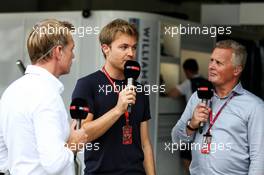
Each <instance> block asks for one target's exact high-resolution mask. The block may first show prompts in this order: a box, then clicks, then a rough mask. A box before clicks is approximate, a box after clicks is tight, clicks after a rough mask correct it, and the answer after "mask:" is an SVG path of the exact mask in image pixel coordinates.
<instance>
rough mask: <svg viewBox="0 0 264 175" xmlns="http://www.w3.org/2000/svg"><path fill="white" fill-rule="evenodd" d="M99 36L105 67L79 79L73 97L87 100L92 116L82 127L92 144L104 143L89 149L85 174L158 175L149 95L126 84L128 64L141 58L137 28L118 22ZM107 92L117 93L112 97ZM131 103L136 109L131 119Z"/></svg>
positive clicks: (113, 22) (89, 115)
mask: <svg viewBox="0 0 264 175" xmlns="http://www.w3.org/2000/svg"><path fill="white" fill-rule="evenodd" d="M99 38H100V43H101V49H102V52H103V55H104V57H105V64H104V66H103V68H102V70H98V71H96V72H95V73H92V74H90V75H88V76H86V77H83V78H81V79H79V80H78V82H77V84H76V86H75V89H74V92H73V95H72V98H73V99H74V98H85V99H86V100H87V102H88V105H89V108H90V112H89V114H88V116H87V118H86V119H85V121H84V122H83V125H82V126H83V128H84V129H85V130H86V133H87V134H88V140H89V141H90V142H91V143H92V144H93V145H94V144H98V145H99V150H93V149H92V150H88V149H86V150H85V160H84V161H85V165H86V168H85V175H96V174H98V175H99V174H107V175H117V174H119V175H144V174H147V175H154V174H155V167H154V159H153V152H152V146H151V143H150V139H149V134H148V120H149V119H150V109H149V99H148V96H146V95H145V93H144V92H137V93H136V92H135V91H134V90H133V89H130V88H128V89H127V88H124V89H123V88H122V87H124V85H125V84H126V81H125V76H124V65H125V63H126V61H127V60H134V59H135V55H136V46H137V41H138V33H137V30H136V28H135V26H134V25H132V24H130V23H128V22H127V21H124V20H121V19H116V20H114V21H112V22H110V23H109V24H107V25H106V26H105V27H104V28H103V29H102V30H101V32H100V36H99ZM136 84H139V83H136ZM100 87H105V88H103V90H100V89H101V88H100ZM106 88H107V89H112V90H111V92H108V93H106ZM122 89H123V90H122ZM128 104H134V106H133V108H132V112H131V113H130V114H129V115H126V114H127V113H126V111H127V107H128ZM126 123H129V128H130V129H129V131H128V130H127V129H125V127H127V125H126ZM127 131H128V132H129V133H130V134H129V135H130V136H131V137H129V140H127V138H126V137H125V133H127ZM124 140H125V142H124Z"/></svg>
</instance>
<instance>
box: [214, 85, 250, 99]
mask: <svg viewBox="0 0 264 175" xmlns="http://www.w3.org/2000/svg"><path fill="white" fill-rule="evenodd" d="M244 92H245V91H244V88H243V87H242V84H241V82H239V83H238V84H237V85H236V86H235V87H234V88H233V89H232V90H231V92H230V93H229V94H228V95H227V96H225V97H223V98H222V99H224V98H228V97H229V96H230V95H231V94H233V93H235V95H242V94H244ZM214 95H215V96H216V97H218V98H220V97H219V96H218V95H217V94H216V93H215V91H214Z"/></svg>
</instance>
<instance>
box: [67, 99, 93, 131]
mask: <svg viewBox="0 0 264 175" xmlns="http://www.w3.org/2000/svg"><path fill="white" fill-rule="evenodd" d="M88 112H89V108H88V104H87V101H86V100H84V99H82V98H75V99H73V100H72V102H71V105H70V114H71V117H72V119H76V120H78V123H77V128H78V129H80V128H81V122H82V119H86V117H87V114H88Z"/></svg>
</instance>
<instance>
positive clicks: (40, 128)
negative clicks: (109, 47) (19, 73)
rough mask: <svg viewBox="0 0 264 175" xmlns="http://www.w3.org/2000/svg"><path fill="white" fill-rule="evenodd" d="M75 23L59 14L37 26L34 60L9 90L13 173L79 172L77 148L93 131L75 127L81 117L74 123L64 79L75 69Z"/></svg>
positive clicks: (2, 126) (6, 116) (2, 128)
mask: <svg viewBox="0 0 264 175" xmlns="http://www.w3.org/2000/svg"><path fill="white" fill-rule="evenodd" d="M72 27H73V26H72V25H71V24H70V23H68V22H62V21H58V20H55V19H48V20H44V21H41V22H40V23H38V24H37V25H36V26H34V28H33V30H32V31H31V33H30V34H29V37H28V40H27V48H28V53H29V57H30V60H31V62H32V65H29V66H28V67H27V69H26V72H25V75H24V76H23V77H21V78H19V79H18V80H16V81H15V82H13V83H12V84H11V85H10V86H9V87H8V88H7V89H6V90H5V92H4V93H3V96H2V99H1V100H2V103H1V108H0V133H2V134H0V135H2V136H3V140H4V145H5V147H6V150H7V155H8V157H7V167H8V169H9V171H10V173H11V174H12V175H40V174H41V175H49V174H57V175H73V174H74V171H73V157H74V153H75V152H77V151H78V150H76V149H75V148H76V145H77V144H81V143H85V142H86V141H87V135H86V134H85V132H84V130H83V129H80V130H75V127H76V122H73V123H72V124H71V127H69V123H68V116H67V112H66V109H65V106H64V103H63V100H62V98H61V95H60V94H61V93H62V91H63V89H64V87H63V84H62V83H61V82H60V81H59V79H58V78H59V77H60V76H61V75H63V74H67V73H69V72H70V67H71V64H72V59H73V58H74V54H73V48H74V41H73V38H72V36H71V33H70V30H71V29H72ZM48 28H53V29H54V30H50V31H49V30H48ZM65 29H66V30H65ZM48 31H49V32H48ZM51 31H56V32H51ZM65 31H66V32H65ZM74 145H75V146H74Z"/></svg>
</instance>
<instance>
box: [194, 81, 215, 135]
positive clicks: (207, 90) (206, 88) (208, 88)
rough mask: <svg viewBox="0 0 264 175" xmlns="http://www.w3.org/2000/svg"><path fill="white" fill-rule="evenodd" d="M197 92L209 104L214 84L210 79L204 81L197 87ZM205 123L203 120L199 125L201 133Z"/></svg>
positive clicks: (203, 101)
mask: <svg viewBox="0 0 264 175" xmlns="http://www.w3.org/2000/svg"><path fill="white" fill-rule="evenodd" d="M197 94H198V98H200V99H201V101H202V103H204V104H205V105H206V106H208V105H209V101H210V99H211V98H212V96H213V94H214V93H213V85H212V84H211V82H209V81H204V82H203V83H201V84H200V86H199V87H198V88H197ZM203 127H204V123H203V122H201V123H200V126H199V133H200V134H201V133H202V132H203Z"/></svg>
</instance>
